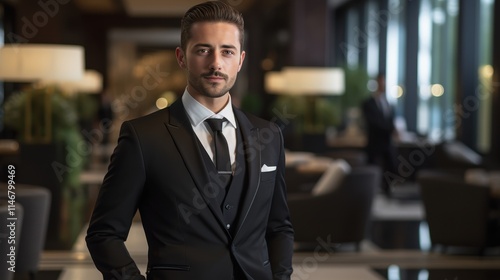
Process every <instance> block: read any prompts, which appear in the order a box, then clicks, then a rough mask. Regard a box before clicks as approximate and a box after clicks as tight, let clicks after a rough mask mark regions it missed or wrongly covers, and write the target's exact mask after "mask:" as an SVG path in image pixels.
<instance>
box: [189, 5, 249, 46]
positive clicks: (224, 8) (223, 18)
mask: <svg viewBox="0 0 500 280" xmlns="http://www.w3.org/2000/svg"><path fill="white" fill-rule="evenodd" d="M196 22H227V23H232V24H234V25H236V27H237V28H238V30H239V31H240V44H241V49H243V42H244V40H245V34H244V32H245V31H244V21H243V16H242V15H241V13H240V12H238V11H237V10H236V9H235V8H233V7H232V6H230V5H229V4H226V3H224V2H222V1H208V2H204V3H201V4H198V5H196V6H193V7H191V8H190V9H189V10H188V11H187V12H186V14H184V17H183V18H182V20H181V48H182V50H183V51H186V46H187V41H188V40H189V39H190V38H191V33H190V32H191V26H192V25H193V24H194V23H196Z"/></svg>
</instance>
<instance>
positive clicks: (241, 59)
mask: <svg viewBox="0 0 500 280" xmlns="http://www.w3.org/2000/svg"><path fill="white" fill-rule="evenodd" d="M245 56H246V53H245V51H241V54H240V65H238V72H240V70H241V66H243V61H245Z"/></svg>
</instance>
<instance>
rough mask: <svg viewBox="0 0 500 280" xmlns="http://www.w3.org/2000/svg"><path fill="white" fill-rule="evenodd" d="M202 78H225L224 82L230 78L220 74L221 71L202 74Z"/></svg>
mask: <svg viewBox="0 0 500 280" xmlns="http://www.w3.org/2000/svg"><path fill="white" fill-rule="evenodd" d="M201 76H202V77H212V76H216V77H222V78H224V80H227V78H228V76H227V75H226V74H224V73H222V72H219V71H213V72H210V73H207V74H202V75H201Z"/></svg>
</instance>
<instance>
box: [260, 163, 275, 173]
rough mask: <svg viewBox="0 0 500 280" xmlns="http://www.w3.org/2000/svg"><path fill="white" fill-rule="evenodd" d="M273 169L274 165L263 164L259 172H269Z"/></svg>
mask: <svg viewBox="0 0 500 280" xmlns="http://www.w3.org/2000/svg"><path fill="white" fill-rule="evenodd" d="M274 170H276V166H267V165H265V164H264V165H262V167H261V168H260V172H271V171H274Z"/></svg>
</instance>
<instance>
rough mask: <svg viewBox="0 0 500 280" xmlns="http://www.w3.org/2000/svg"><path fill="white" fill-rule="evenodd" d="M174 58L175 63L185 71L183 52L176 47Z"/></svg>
mask: <svg viewBox="0 0 500 280" xmlns="http://www.w3.org/2000/svg"><path fill="white" fill-rule="evenodd" d="M175 57H176V58H177V63H178V64H179V66H180V67H181V68H182V69H186V68H187V66H186V56H185V55H184V51H183V50H182V49H181V48H179V47H177V48H176V49H175Z"/></svg>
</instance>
